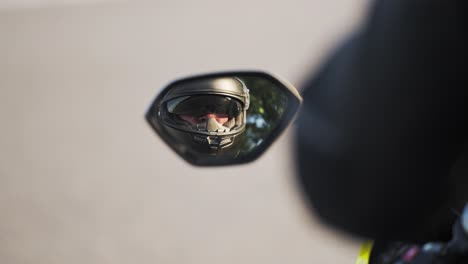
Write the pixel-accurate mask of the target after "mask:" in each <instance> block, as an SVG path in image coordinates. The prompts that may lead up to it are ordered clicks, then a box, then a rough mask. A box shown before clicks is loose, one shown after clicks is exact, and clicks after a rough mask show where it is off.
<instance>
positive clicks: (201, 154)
mask: <svg viewBox="0 0 468 264" xmlns="http://www.w3.org/2000/svg"><path fill="white" fill-rule="evenodd" d="M301 103H302V98H301V96H300V95H299V93H298V92H297V90H296V89H295V88H294V87H293V86H292V85H291V84H288V83H286V82H285V81H281V80H279V79H277V78H275V77H273V76H272V75H270V74H267V73H264V72H225V73H215V74H206V75H199V76H194V77H189V78H184V79H179V80H177V81H174V82H172V83H170V84H169V85H167V86H166V87H165V88H164V89H163V90H162V92H161V93H160V94H159V95H158V96H157V97H156V99H155V100H154V101H153V103H152V104H151V106H150V108H149V110H148V112H147V113H146V119H147V121H148V122H149V124H150V125H151V127H152V128H153V129H154V131H155V132H156V133H157V134H158V135H159V136H160V137H161V138H162V139H163V141H164V142H166V144H168V145H169V146H170V147H171V148H172V149H173V150H174V151H175V152H176V153H177V154H178V155H179V156H181V157H182V158H183V159H185V160H186V161H187V162H189V163H191V164H193V165H197V166H219V165H233V164H241V163H247V162H251V161H253V160H255V159H257V158H258V157H260V156H261V155H262V154H263V153H264V152H265V151H266V150H267V149H268V147H269V146H270V145H271V144H272V143H273V142H274V141H275V140H276V139H277V138H278V136H279V135H280V134H281V133H282V132H283V131H284V130H285V129H286V127H287V126H288V125H289V124H290V123H291V121H292V120H293V118H294V116H295V114H296V112H297V111H298V109H299V106H300V105H301Z"/></svg>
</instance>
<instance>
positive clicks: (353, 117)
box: [296, 0, 468, 240]
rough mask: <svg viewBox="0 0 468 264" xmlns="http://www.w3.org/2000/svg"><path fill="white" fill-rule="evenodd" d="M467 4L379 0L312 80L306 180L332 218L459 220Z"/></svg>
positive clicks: (336, 222)
mask: <svg viewBox="0 0 468 264" xmlns="http://www.w3.org/2000/svg"><path fill="white" fill-rule="evenodd" d="M465 14H466V4H465V3H464V1H442V0H411V1H409V0H386V1H376V2H375V3H374V5H373V6H372V8H371V9H370V14H369V17H368V18H367V20H366V21H365V22H364V24H363V25H362V27H361V28H360V29H359V31H358V32H357V33H356V34H354V35H353V36H352V37H351V38H350V39H349V40H348V41H347V42H346V43H345V44H344V45H343V46H341V47H339V48H338V49H337V51H336V52H335V53H334V54H333V55H332V56H331V57H330V58H329V60H328V61H327V63H326V64H325V65H324V66H323V67H322V69H321V70H320V71H319V72H318V74H316V75H315V77H314V78H313V79H311V80H309V81H308V82H306V83H305V87H304V88H305V92H304V95H303V97H304V105H303V108H302V110H301V114H300V115H299V118H298V130H297V137H296V140H297V142H296V147H297V160H298V168H299V171H298V176H299V178H298V179H299V183H300V186H301V188H302V189H303V191H304V193H305V197H306V198H307V200H308V201H309V202H310V205H311V206H312V208H313V209H314V211H315V213H316V214H317V215H318V216H319V217H321V218H322V219H323V220H324V221H325V222H326V223H329V224H331V225H332V226H335V227H338V228H339V229H341V230H344V231H347V232H350V233H352V234H355V235H360V236H364V237H370V238H377V239H403V240H425V239H439V238H440V237H441V233H443V231H442V229H444V228H447V229H448V230H449V229H450V226H451V223H449V222H450V220H451V218H452V216H454V215H455V214H454V213H453V211H452V210H457V209H459V208H454V207H459V206H460V205H459V203H461V201H460V199H462V198H460V197H463V196H464V195H463V194H468V189H465V190H458V189H460V188H458V187H459V186H460V185H461V184H462V183H460V184H459V183H458V182H454V181H453V179H454V177H458V179H457V180H460V179H462V180H463V179H465V181H468V180H467V178H468V174H464V175H463V176H461V177H460V175H458V176H450V175H451V172H452V171H453V170H454V165H455V163H456V161H457V160H459V159H460V157H461V154H462V152H463V149H464V147H463V144H464V142H465V140H466V138H467V137H466V136H467V135H468V134H467V129H466V125H467V109H468V105H467V104H466V99H467V93H468V87H467V74H466V71H467V67H466V59H467V56H466V53H467V49H468V46H467V43H466V40H465V38H464V35H465V34H466V28H465V26H466V16H465ZM461 167H464V166H463V164H462V166H461ZM460 171H463V168H462V169H460ZM457 186H458V187H457ZM457 188H458V189H457ZM460 191H461V192H462V193H460ZM467 198H468V197H467ZM457 199H458V200H457ZM447 218H448V219H447Z"/></svg>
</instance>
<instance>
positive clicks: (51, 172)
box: [0, 0, 368, 264]
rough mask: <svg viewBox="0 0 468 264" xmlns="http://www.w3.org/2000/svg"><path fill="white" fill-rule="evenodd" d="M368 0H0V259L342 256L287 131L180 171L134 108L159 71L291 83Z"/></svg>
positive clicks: (345, 255)
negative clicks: (311, 200) (257, 75)
mask: <svg viewBox="0 0 468 264" xmlns="http://www.w3.org/2000/svg"><path fill="white" fill-rule="evenodd" d="M367 4H368V3H367V1H365V0H359V1H347V0H333V1H324V0H315V1H305V0H304V1H280V2H273V1H247V0H244V1H231V2H225V1H215V0H202V1H185V2H183V1H169V0H165V1H153V2H141V1H111V0H102V1H94V0H85V1H83V0H68V1H58V0H55V1H50V0H36V1H32V0H20V1H19V0H6V1H5V0H0V121H1V125H0V128H1V132H0V135H1V137H0V148H1V151H0V263H5V264H11V263H34V264H39V263H44V264H45V263H47V264H53V263H57V264H58V263H68V264H72V263H88V264H91V263H101V264H102V263H113V264H117V263H140V264H141V263H164V264H166V263H190V264H197V263H200V264H202V263H222V264H231V263H232V264H234V263H236V264H238V263H243V264H247V263H252V264H254V263H255V264H257V263H269V264H273V263H278V264H280V263H296V264H301V263H304V264H305V263H334V264H335V263H354V260H355V256H356V255H357V253H358V248H359V241H353V240H350V239H349V238H343V237H340V236H339V235H338V234H336V233H335V232H333V231H331V230H328V229H325V228H323V227H322V226H321V225H320V224H319V223H317V221H316V220H315V219H314V218H313V217H311V215H310V213H309V212H308V211H307V209H306V208H305V206H304V205H303V204H302V201H301V197H300V194H299V192H298V191H297V189H296V186H295V179H294V163H293V160H292V156H291V153H292V152H291V145H290V144H291V142H292V140H291V136H292V129H293V128H290V129H288V130H287V132H286V133H285V134H284V135H282V137H281V138H280V139H279V140H278V141H277V142H276V143H275V144H274V145H273V146H272V148H270V150H269V151H268V152H267V153H266V154H265V155H264V156H263V157H261V158H260V159H259V160H257V161H256V162H254V163H252V164H249V165H244V166H239V167H225V168H216V169H206V168H205V169H202V168H195V167H192V166H190V165H188V164H186V163H184V161H183V160H181V159H180V158H178V157H177V156H176V155H175V154H174V153H173V152H172V151H171V150H170V149H169V148H168V147H167V146H166V145H164V144H163V142H162V141H161V140H160V139H159V138H157V137H156V135H155V134H154V133H153V131H152V130H151V129H150V128H149V126H148V125H147V124H146V123H145V121H144V118H143V115H144V113H145V111H146V108H147V107H148V106H149V104H150V102H151V101H152V100H153V98H154V97H155V95H156V94H157V93H158V91H159V90H160V89H161V88H162V86H163V85H164V84H166V83H167V82H168V81H170V80H172V79H175V78H179V77H182V76H186V75H190V74H194V73H203V72H208V71H220V70H233V69H261V70H265V71H267V72H271V73H275V74H278V75H280V76H282V77H284V78H286V79H287V80H289V81H290V82H291V83H293V84H294V85H296V86H299V85H300V83H301V81H302V80H303V79H304V78H305V77H307V76H308V75H310V73H311V72H312V71H313V70H314V69H316V67H317V66H318V65H319V63H320V61H321V59H323V58H324V57H325V56H326V55H327V53H328V51H330V50H331V49H332V48H333V47H334V45H336V43H337V42H338V41H339V40H340V39H342V38H344V37H345V36H346V34H347V32H349V31H350V30H352V29H353V28H355V26H356V25H357V24H358V23H359V21H360V19H361V18H362V15H363V13H364V12H365V8H366V5H367Z"/></svg>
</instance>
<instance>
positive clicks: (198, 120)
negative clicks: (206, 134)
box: [179, 113, 229, 125]
mask: <svg viewBox="0 0 468 264" xmlns="http://www.w3.org/2000/svg"><path fill="white" fill-rule="evenodd" d="M179 117H180V119H182V120H184V121H187V122H189V123H190V124H191V125H197V124H204V123H206V122H207V121H208V119H209V118H214V119H215V120H216V122H218V123H219V124H220V125H224V124H225V123H226V122H227V121H228V120H229V117H228V115H227V114H215V113H207V114H205V115H202V116H193V115H179Z"/></svg>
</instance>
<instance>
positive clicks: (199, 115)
mask: <svg viewBox="0 0 468 264" xmlns="http://www.w3.org/2000/svg"><path fill="white" fill-rule="evenodd" d="M249 103H250V97H249V90H248V89H247V87H246V85H245V84H244V82H242V81H241V80H240V79H239V78H236V77H220V78H204V79H194V80H189V81H182V82H180V83H176V84H175V86H173V87H171V89H169V91H168V92H167V94H166V95H165V96H164V98H163V99H162V101H161V104H160V110H159V118H160V120H161V122H162V123H163V124H164V125H166V126H167V127H170V128H171V129H175V130H177V131H178V132H182V133H184V135H183V136H185V139H186V140H191V141H192V142H196V143H197V144H198V145H203V146H207V147H208V148H209V149H222V148H226V147H228V146H231V145H232V144H233V143H234V138H235V137H236V136H238V135H239V134H241V133H242V132H243V131H244V130H245V123H246V111H247V109H248V108H249ZM178 132H175V131H174V133H173V134H174V136H177V137H181V136H182V135H181V134H180V133H178ZM176 134H177V135H176ZM187 136H189V138H187Z"/></svg>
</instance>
